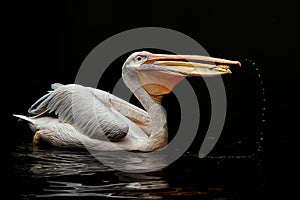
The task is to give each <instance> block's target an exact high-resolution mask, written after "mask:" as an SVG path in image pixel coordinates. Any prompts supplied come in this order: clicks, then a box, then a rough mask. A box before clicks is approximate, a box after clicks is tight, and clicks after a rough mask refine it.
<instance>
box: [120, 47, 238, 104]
mask: <svg viewBox="0 0 300 200" xmlns="http://www.w3.org/2000/svg"><path fill="white" fill-rule="evenodd" d="M230 65H239V66H241V63H240V62H238V61H231V60H225V59H220V58H213V57H208V56H198V55H168V54H153V53H150V52H146V51H142V52H135V53H133V54H131V55H130V56H129V57H128V58H127V60H126V61H125V63H124V65H123V72H122V75H123V79H124V76H125V75H126V74H128V72H134V73H135V74H136V75H137V77H138V78H139V82H140V84H141V85H142V87H143V88H144V89H145V90H146V91H147V92H148V94H150V96H151V97H152V98H153V99H154V100H156V101H157V100H158V99H157V98H155V97H161V96H163V95H165V94H168V93H170V92H171V91H172V89H173V88H174V87H175V85H177V84H178V83H179V82H180V81H181V80H183V79H184V78H185V77H190V76H203V77H207V76H217V75H223V74H231V71H230ZM159 99H161V98H159Z"/></svg>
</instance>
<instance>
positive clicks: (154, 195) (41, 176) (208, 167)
mask: <svg viewBox="0 0 300 200" xmlns="http://www.w3.org/2000/svg"><path fill="white" fill-rule="evenodd" d="M13 157H14V175H15V178H16V180H17V181H16V182H15V183H16V185H15V189H16V194H17V197H18V198H20V199H35V198H43V199H45V198H47V199H48V198H50V199H74V198H75V199H94V198H97V199H251V198H257V197H260V194H261V190H262V185H263V183H264V177H263V176H262V174H261V169H260V165H259V162H258V160H257V159H256V156H254V155H253V156H251V155H250V156H223V157H206V158H204V159H199V158H198V157H197V156H196V155H191V154H189V155H184V156H182V157H181V158H180V159H179V160H177V161H176V162H174V163H172V164H171V165H169V166H168V167H165V168H163V169H161V170H157V171H152V172H146V173H134V172H132V173H130V172H122V171H118V170H115V169H112V168H110V167H107V166H105V165H103V164H102V163H100V162H99V161H98V160H97V159H95V158H94V157H93V155H91V154H90V153H89V152H88V151H86V150H66V149H57V148H51V149H44V150H42V149H40V150H33V149H32V148H31V143H28V144H22V145H19V146H18V148H17V149H16V151H15V152H14V154H13ZM137 158H139V154H138V153H137ZM140 158H141V159H137V161H135V164H134V165H132V164H131V165H129V166H131V167H132V166H137V168H139V167H142V166H143V167H147V165H149V164H151V165H156V164H157V165H159V164H160V163H155V162H152V163H147V162H144V160H145V159H144V158H145V154H143V156H142V157H140ZM105 159H107V160H109V159H111V162H114V160H113V159H112V158H109V157H107V158H105ZM120 159H122V158H120ZM126 162H127V163H129V164H130V162H128V160H127V158H124V163H126Z"/></svg>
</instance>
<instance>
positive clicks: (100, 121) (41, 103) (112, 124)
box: [29, 84, 128, 141]
mask: <svg viewBox="0 0 300 200" xmlns="http://www.w3.org/2000/svg"><path fill="white" fill-rule="evenodd" d="M92 89H93V88H88V87H83V86H80V85H75V84H70V85H65V86H60V87H57V88H56V89H55V90H54V91H51V92H49V93H48V94H46V95H44V96H43V97H42V98H40V99H39V100H38V101H37V102H36V103H34V104H33V105H32V107H31V108H30V109H29V113H30V114H33V115H36V116H40V115H41V114H44V113H46V112H48V113H51V112H54V113H55V114H56V115H57V116H58V118H59V119H60V120H61V121H64V122H68V123H71V124H73V125H74V126H75V127H76V128H77V129H78V130H79V131H80V132H81V133H83V134H85V135H87V136H89V137H90V138H93V139H99V140H105V139H106V138H108V139H110V140H111V141H118V140H120V139H122V138H124V137H125V136H126V134H127V132H128V125H127V123H126V122H124V120H122V119H121V118H120V117H118V116H117V115H116V114H115V113H114V112H112V111H111V110H110V108H109V107H108V106H107V105H105V104H104V103H103V102H102V101H100V100H99V99H98V98H97V97H96V96H95V94H94V92H93V90H95V89H93V90H92Z"/></svg>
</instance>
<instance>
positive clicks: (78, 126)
mask: <svg viewBox="0 0 300 200" xmlns="http://www.w3.org/2000/svg"><path fill="white" fill-rule="evenodd" d="M230 65H239V66H241V63H240V62H238V61H231V60H225V59H220V58H213V57H208V56H198V55H168V54H153V53H150V52H146V51H142V52H135V53H133V54H131V55H130V56H129V57H128V58H127V60H126V61H125V63H124V64H123V67H122V78H123V81H124V83H125V85H126V86H127V87H128V88H129V89H130V90H131V92H132V93H133V94H134V95H135V96H136V98H137V99H138V100H139V101H140V103H141V104H142V106H143V107H144V109H145V110H144V109H141V108H139V107H137V106H135V105H132V104H130V103H128V102H127V101H124V100H122V99H120V98H118V97H116V96H114V95H112V94H110V93H108V92H105V91H103V90H99V89H95V88H91V87H85V86H82V85H78V84H68V85H62V84H58V83H56V84H52V90H51V91H49V92H48V93H47V94H46V95H44V96H42V97H41V98H40V99H38V100H37V101H36V102H35V103H34V104H33V105H32V106H31V107H30V108H29V110H28V113H29V115H30V116H24V115H14V116H15V117H18V118H21V119H23V120H26V121H28V123H29V126H30V127H31V129H32V130H33V131H34V132H35V134H34V137H33V145H35V146H36V145H38V144H39V143H40V142H41V141H44V142H47V143H50V144H51V145H54V146H56V147H70V148H81V147H83V148H88V149H94V150H100V151H114V150H121V149H123V150H137V151H154V150H157V149H160V148H163V147H165V146H166V145H167V141H168V130H167V122H166V116H165V113H164V111H163V107H162V105H161V102H162V98H163V96H164V95H166V94H169V93H170V92H171V91H172V89H173V88H174V87H175V86H176V85H177V84H178V83H179V82H180V81H182V80H183V79H184V78H186V77H190V76H218V75H222V74H230V73H231V71H230V69H229V66H230Z"/></svg>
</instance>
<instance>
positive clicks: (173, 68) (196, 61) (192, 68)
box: [140, 54, 241, 76]
mask: <svg viewBox="0 0 300 200" xmlns="http://www.w3.org/2000/svg"><path fill="white" fill-rule="evenodd" d="M230 65H239V66H241V63H240V62H238V61H231V60H225V59H220V58H213V57H208V56H198V55H167V54H148V55H147V59H146V61H145V62H144V63H143V64H142V65H141V66H140V69H142V70H143V69H144V70H153V71H156V70H158V71H161V72H166V73H169V74H175V75H181V76H216V75H222V74H231V71H230V69H229V68H230Z"/></svg>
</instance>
